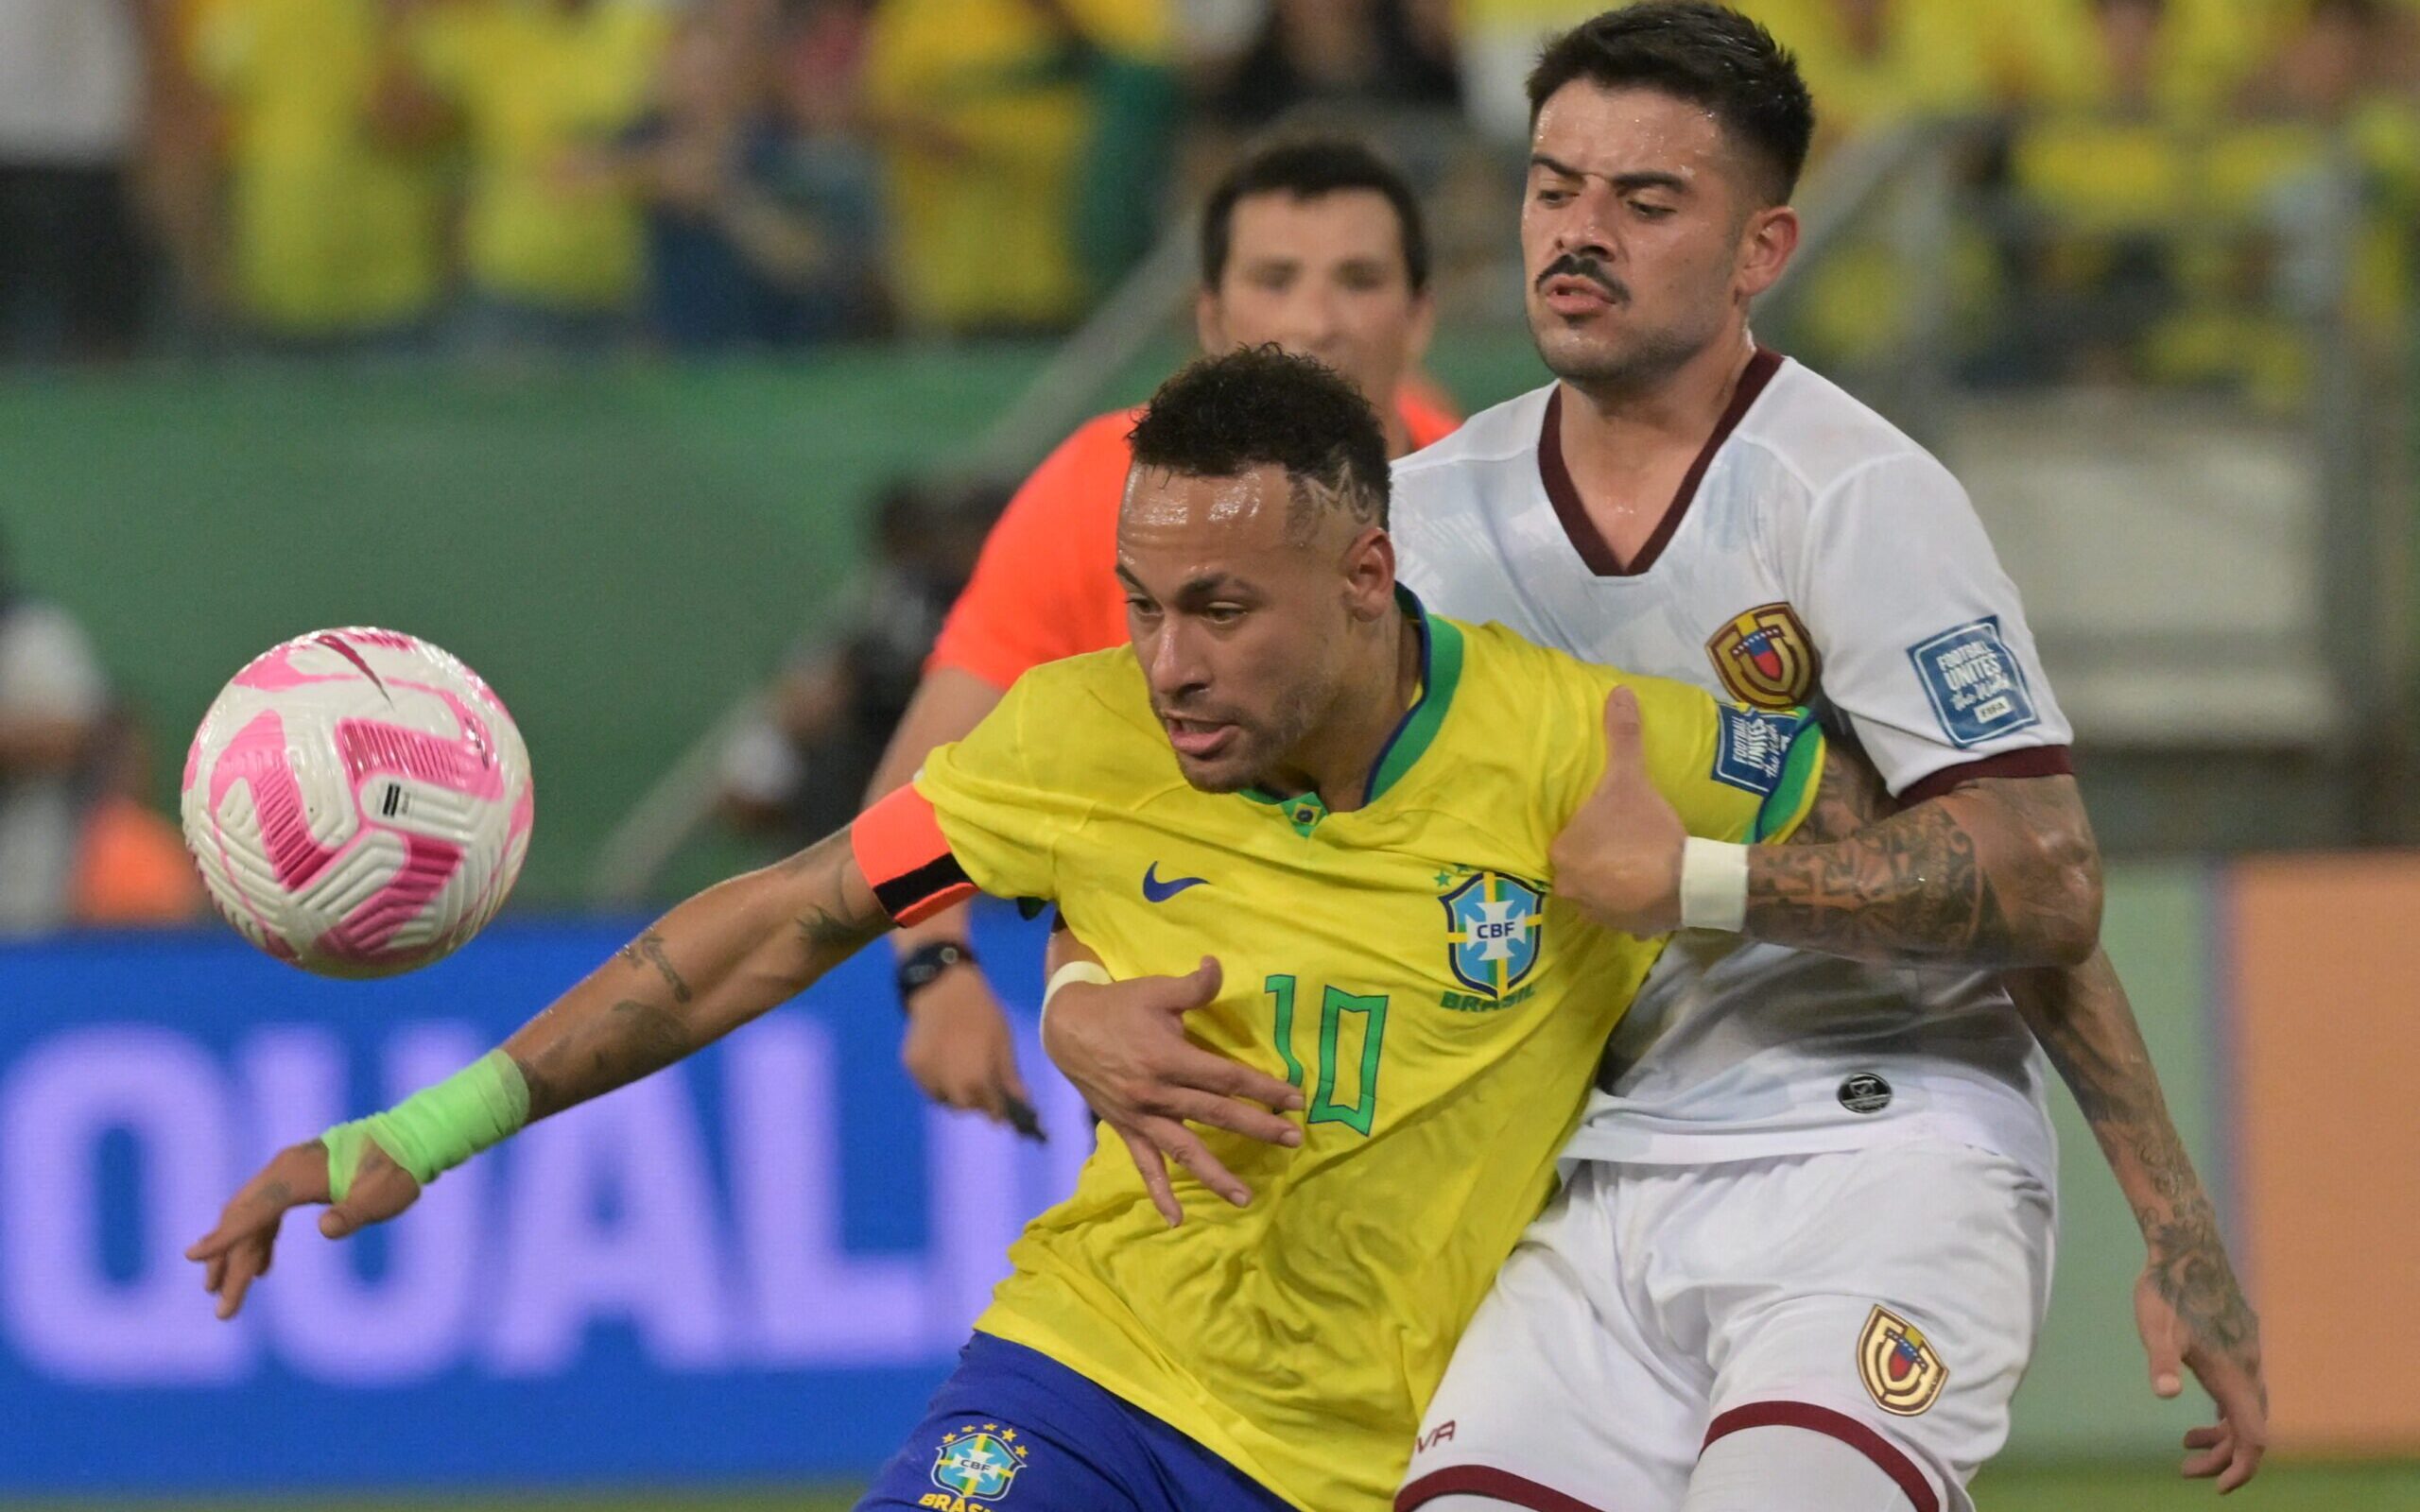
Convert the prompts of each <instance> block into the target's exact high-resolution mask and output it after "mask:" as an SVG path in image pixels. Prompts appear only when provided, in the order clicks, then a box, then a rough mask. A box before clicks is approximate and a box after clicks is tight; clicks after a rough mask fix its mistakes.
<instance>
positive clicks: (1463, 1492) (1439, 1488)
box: [1395, 1465, 1600, 1512]
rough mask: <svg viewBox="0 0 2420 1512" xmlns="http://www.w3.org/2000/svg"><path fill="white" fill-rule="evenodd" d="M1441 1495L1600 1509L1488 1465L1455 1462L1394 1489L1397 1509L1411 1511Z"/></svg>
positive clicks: (1538, 1507)
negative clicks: (1396, 1489)
mask: <svg viewBox="0 0 2420 1512" xmlns="http://www.w3.org/2000/svg"><path fill="white" fill-rule="evenodd" d="M1441 1496H1484V1497H1490V1498H1493V1499H1494V1500H1495V1501H1498V1502H1505V1503H1511V1504H1512V1505H1513V1506H1525V1507H1528V1508H1530V1512H1600V1509H1599V1508H1597V1507H1594V1506H1591V1505H1589V1504H1588V1503H1585V1502H1582V1501H1581V1500H1580V1499H1579V1498H1578V1497H1576V1496H1565V1495H1564V1494H1563V1493H1562V1492H1561V1491H1558V1490H1556V1489H1555V1488H1554V1487H1553V1486H1540V1485H1539V1484H1538V1483H1537V1482H1535V1481H1532V1480H1528V1479H1525V1478H1524V1477H1522V1476H1518V1475H1515V1474H1513V1472H1512V1471H1511V1470H1499V1469H1495V1468H1494V1467H1492V1466H1487V1465H1456V1466H1452V1467H1450V1468H1448V1469H1442V1470H1432V1471H1431V1472H1429V1473H1428V1474H1426V1475H1424V1476H1422V1477H1421V1478H1420V1479H1418V1480H1416V1481H1412V1482H1410V1483H1409V1484H1408V1485H1406V1486H1404V1488H1403V1489H1402V1490H1400V1491H1397V1492H1396V1493H1395V1512H1411V1509H1412V1508H1413V1507H1416V1506H1418V1505H1420V1504H1421V1503H1424V1502H1433V1501H1435V1500H1436V1499H1437V1498H1439V1497H1441Z"/></svg>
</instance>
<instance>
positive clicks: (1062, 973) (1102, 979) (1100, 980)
mask: <svg viewBox="0 0 2420 1512" xmlns="http://www.w3.org/2000/svg"><path fill="white" fill-rule="evenodd" d="M1116 980H1117V978H1115V977H1114V976H1112V975H1110V974H1109V971H1108V969H1107V968H1105V967H1103V966H1102V965H1101V964H1100V962H1098V961H1069V962H1068V963H1067V964H1066V965H1064V966H1063V967H1061V968H1059V970H1057V971H1053V972H1051V973H1050V985H1049V986H1047V987H1046V988H1043V989H1042V1014H1041V1018H1043V1019H1047V1018H1049V1017H1050V1000H1051V999H1052V998H1055V997H1057V996H1058V995H1059V989H1060V988H1063V987H1065V986H1066V985H1067V984H1068V983H1070V982H1092V983H1096V984H1098V985H1099V986H1101V987H1107V986H1108V985H1109V984H1110V983H1112V982H1115V981H1116ZM1037 1022H1039V1021H1037Z"/></svg>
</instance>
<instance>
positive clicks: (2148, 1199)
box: [2003, 950, 2269, 1491]
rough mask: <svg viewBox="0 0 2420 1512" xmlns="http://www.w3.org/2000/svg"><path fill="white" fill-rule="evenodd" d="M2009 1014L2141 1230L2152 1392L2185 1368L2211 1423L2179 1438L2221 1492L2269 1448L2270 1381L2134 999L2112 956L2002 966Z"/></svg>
mask: <svg viewBox="0 0 2420 1512" xmlns="http://www.w3.org/2000/svg"><path fill="white" fill-rule="evenodd" d="M2003 981H2004V982H2005V983H2006V984H2007V987H2008V989H2009V995H2010V996H2011V997H2012V998H2014V1000H2015V1001H2016V1006H2017V1011H2018V1012H2019V1013H2020V1014H2022V1015H2023V1016H2024V1019H2025V1022H2026V1024H2027V1026H2028V1027H2030V1028H2031V1030H2032V1031H2033V1037H2034V1038H2035V1039H2036V1040H2040V1041H2041V1043H2042V1048H2043V1051H2044V1053H2046V1054H2047V1055H2048V1057H2050V1063H2051V1064H2052V1065H2054V1066H2056V1067H2058V1068H2059V1075H2060V1077H2061V1078H2062V1079H2063V1080H2065V1081H2066V1084H2067V1090H2068V1091H2071V1092H2073V1093H2074V1094H2075V1099H2076V1106H2077V1107H2078V1108H2081V1109H2083V1116H2084V1122H2085V1123H2087V1124H2089V1125H2091V1126H2092V1134H2093V1138H2094V1139H2095V1140H2097V1141H2099V1142H2100V1153H2101V1155H2102V1157H2103V1158H2104V1159H2106V1160H2108V1162H2109V1169H2110V1172H2111V1173H2112V1174H2113V1175H2115V1176H2116V1177H2117V1178H2118V1188H2119V1190H2120V1191H2122V1192H2124V1193H2125V1194H2126V1201H2127V1203H2128V1205H2129V1206H2131V1207H2132V1208H2133V1209H2134V1210H2135V1222H2136V1223H2137V1224H2138V1225H2140V1226H2141V1228H2142V1231H2143V1248H2144V1255H2145V1259H2144V1264H2143V1273H2142V1275H2141V1276H2140V1277H2139V1278H2138V1279H2137V1280H2135V1326H2136V1327H2137V1328H2138V1329H2139V1330H2140V1331H2141V1332H2142V1336H2143V1349H2144V1352H2145V1353H2146V1354H2147V1355H2148V1356H2149V1357H2150V1361H2151V1374H2152V1390H2153V1391H2154V1392H2156V1393H2158V1394H2159V1395H2160V1396H2162V1397H2173V1396H2175V1395H2176V1394H2177V1393H2178V1392H2180V1391H2182V1390H2184V1389H2185V1382H2184V1376H2183V1374H2182V1372H2183V1371H2185V1370H2191V1371H2192V1372H2193V1375H2194V1377H2195V1379H2197V1380H2199V1381H2200V1382H2201V1383H2202V1386H2203V1389H2204V1390H2205V1391H2207V1392H2208V1393H2209V1394H2210V1400H2212V1401H2213V1402H2215V1403H2216V1404H2217V1405H2218V1410H2219V1420H2218V1421H2217V1422H2216V1423H2214V1424H2211V1425H2209V1426H2207V1427H2204V1428H2197V1429H2195V1430H2193V1431H2192V1432H2191V1433H2189V1434H2187V1435H2186V1438H2185V1444H2186V1447H2187V1449H2189V1450H2192V1451H2193V1453H2192V1454H2190V1455H2189V1456H2187V1459H2186V1461H2185V1467H2184V1469H2185V1473H2186V1474H2187V1475H2188V1476H2194V1477H2206V1476H2216V1477H2218V1483H2219V1489H2220V1490H2221V1491H2232V1490H2234V1489H2235V1488H2236V1487H2237V1486H2241V1485H2242V1484H2243V1483H2244V1482H2246V1481H2248V1480H2250V1479H2252V1477H2253V1476H2254V1474H2256V1472H2257V1471H2258V1470H2259V1469H2260V1457H2261V1455H2262V1453H2263V1452H2266V1450H2267V1448H2268V1439H2269V1427H2268V1418H2269V1388H2268V1386H2267V1384H2266V1383H2265V1382H2264V1381H2263V1380H2262V1378H2261V1373H2260V1321H2259V1319H2258V1318H2256V1317H2255V1316H2254V1315H2253V1312H2252V1308H2251V1306H2250V1304H2248V1303H2247V1302H2245V1300H2244V1297H2243V1290H2242V1288H2241V1287H2240V1286H2238V1284H2237V1282H2236V1276H2235V1267H2234V1266H2233V1265H2232V1264H2231V1263H2229V1262H2228V1260H2227V1250H2226V1243H2225V1241H2224V1240H2223V1239H2222V1238H2221V1237H2220V1234H2219V1220H2218V1213H2217V1211H2215V1210H2214V1209H2213V1208H2212V1207H2211V1205H2210V1198H2209V1195H2208V1194H2206V1193H2205V1192H2204V1191H2203V1189H2202V1179H2201V1177H2199V1176H2197V1175H2196V1174H2195V1173H2194V1170H2193V1161H2192V1159H2191V1157H2189V1156H2187V1154H2186V1153H2185V1144H2184V1142H2183V1141H2182V1140H2180V1139H2178V1138H2177V1134H2176V1125H2175V1124H2174V1123H2173V1122H2172V1121H2171V1120H2170V1118H2169V1111H2168V1101H2167V1099H2166V1098H2165V1097H2163V1096H2162V1095H2161V1093H2160V1086H2159V1074H2158V1073H2157V1072H2156V1071H2154V1070H2153V1069H2152V1057H2151V1051H2150V1050H2149V1049H2148V1048H2147V1047H2146V1046H2145V1045H2144V1043H2143V1037H2142V1031H2141V1030H2140V1029H2139V1028H2138V1027H2137V1026H2136V1024H2135V1010H2134V1005H2132V1004H2130V1003H2129V1002H2128V1001H2127V1000H2126V989H2125V988H2124V986H2122V985H2121V984H2120V983H2119V982H2118V971H2117V969H2116V968H2115V967H2113V966H2112V965H2110V962H2109V957H2108V955H2107V954H2104V953H2102V952H2100V951H2097V950H2096V951H2095V952H2094V953H2093V954H2092V958H2091V959H2090V960H2088V961H2086V962H2085V963H2084V964H2083V965H2082V966H2079V967H2070V968H2064V969H2045V970H2036V971H2010V972H2008V973H2006V974H2005V976H2004V977H2003Z"/></svg>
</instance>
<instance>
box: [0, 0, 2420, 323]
mask: <svg viewBox="0 0 2420 1512" xmlns="http://www.w3.org/2000/svg"><path fill="white" fill-rule="evenodd" d="M1595 9H1599V7H1598V6H1597V5H1596V4H1594V3H1585V0H1583V3H1574V0H0V352H6V353H9V354H13V355H15V356H18V357H29V358H34V359H59V358H68V359H94V358H107V357H110V356H113V355H119V354H124V353H127V352H135V351H138V350H185V351H224V350H235V351H268V352H337V351H340V352H356V351H368V352H387V351H411V352H420V351H435V350H443V351H470V352H493V351H510V350H525V349H544V350H557V351H563V350H568V351H572V352H590V351H596V350H598V349H600V348H607V347H623V346H632V345H638V344H642V343H643V344H646V345H649V346H652V347H654V348H657V349H660V350H669V351H674V352H701V351H716V350H726V349H733V348H752V347H753V348H765V347H774V348H787V347H796V346H800V345H804V344H808V343H815V342H821V341H827V340H834V339H845V338H859V337H868V336H878V335H886V334H891V333H909V334H916V335H989V334H999V333H1047V332H1054V331H1060V330H1063V329H1065V328H1067V327H1068V326H1069V325H1070V324H1072V323H1073V322H1074V321H1076V320H1077V319H1079V318H1080V317H1081V315H1082V314H1083V313H1084V311H1085V310H1086V309H1087V308H1088V307H1089V305H1090V303H1091V301H1093V300H1095V299H1096V298H1097V297H1098V295H1099V294H1100V293H1101V292H1102V291H1104V290H1105V289H1106V288H1108V287H1110V286H1111V285H1112V284H1113V283H1114V282H1115V280H1116V279H1117V278H1118V276H1119V275H1120V274H1121V273H1122V272H1124V271H1125V270H1126V269H1127V268H1128V267H1129V266H1132V263H1133V262H1134V261H1135V259H1137V258H1138V257H1139V256H1141V255H1142V254H1143V253H1144V252H1145V251H1146V250H1147V249H1149V248H1150V246H1151V245H1152V243H1153V241H1154V239H1155V238H1156V237H1157V235H1158V234H1159V233H1160V232H1161V230H1162V229H1163V227H1164V226H1165V225H1166V223H1167V219H1168V217H1169V216H1170V215H1173V214H1175V213H1177V212H1179V211H1180V210H1181V209H1182V208H1183V207H1184V205H1185V204H1186V203H1187V202H1188V200H1189V198H1190V193H1189V189H1190V187H1193V186H1198V185H1199V184H1200V183H1201V180H1202V179H1203V178H1204V176H1205V175H1206V174H1207V173H1209V172H1210V171H1212V169H1213V167H1214V166H1215V164H1216V163H1219V161H1221V160H1222V158H1223V157H1224V156H1226V155H1227V154H1228V153H1229V152H1231V150H1232V147H1233V145H1234V144H1235V143H1236V142H1237V141H1238V140H1241V139H1242V138H1245V137H1247V136H1249V135H1251V134H1252V133H1253V132H1255V131H1258V130H1260V129H1265V128H1266V127H1267V126H1269V125H1270V124H1271V122H1273V121H1277V120H1279V119H1281V118H1286V119H1293V118H1300V117H1301V116H1303V115H1304V114H1305V112H1308V113H1312V114H1319V113H1321V112H1329V113H1333V112H1345V113H1347V114H1348V115H1351V116H1353V117H1354V118H1357V119H1360V120H1363V121H1365V122H1366V121H1370V120H1373V119H1374V118H1375V115H1374V112H1423V113H1424V114H1425V115H1426V116H1427V117H1429V118H1431V119H1433V120H1439V121H1455V122H1459V123H1461V132H1462V135H1463V136H1464V138H1465V139H1466V140H1467V142H1468V143H1469V144H1470V149H1471V150H1472V151H1473V152H1475V153H1486V152H1494V153H1496V154H1498V156H1497V157H1496V158H1495V159H1492V160H1491V161H1493V162H1500V161H1501V157H1500V154H1501V153H1502V151H1503V150H1504V149H1505V148H1506V147H1508V146H1510V145H1513V144H1517V143H1518V141H1519V140H1520V139H1521V137H1522V136H1523V134H1524V132H1525V131H1526V127H1527V121H1526V110H1525V106H1524V104H1523V102H1522V97H1521V92H1520V87H1519V80H1520V77H1521V75H1522V73H1523V72H1524V71H1525V70H1526V68H1527V66H1528V63H1529V61H1530V59H1531V58H1532V57H1533V56H1534V53H1535V49H1536V46H1537V43H1538V41H1539V39H1540V37H1541V36H1542V35H1544V34H1545V33H1547V32H1548V31H1550V30H1552V29H1554V28H1555V27H1557V26H1563V25H1567V24H1569V23H1570V22H1572V21H1573V20H1576V19H1579V18H1580V17H1582V16H1584V15H1586V14H1589V13H1592V12H1593V11H1594V10H1595ZM1742 9H1748V10H1750V11H1752V12H1754V13H1755V14H1757V15H1758V16H1760V17H1761V18H1762V19H1764V20H1766V21H1767V22H1768V24H1769V25H1771V26H1772V28H1773V30H1774V31H1775V33H1776V34H1777V35H1779V36H1780V37H1781V38H1782V40H1783V41H1784V42H1785V43H1788V44H1789V45H1790V46H1792V47H1793V48H1795V49H1796V50H1797V51H1798V52H1799V54H1800V55H1801V57H1802V60H1803V62H1804V66H1805V70H1806V76H1807V78H1808V81H1809V83H1810V84H1811V85H1812V86H1813V88H1814V90H1815V92H1816V95H1817V98H1818V100H1819V101H1820V102H1821V105H1822V111H1823V118H1824V144H1825V145H1826V146H1835V145H1837V144H1839V143H1841V142H1843V141H1846V140H1849V139H1851V138H1853V137H1855V136H1856V135H1857V134H1858V133H1860V132H1863V131H1867V130H1869V129H1874V128H1877V127H1882V126H1887V125H1889V124H1890V123H1892V122H1893V121H1894V120H1899V119H1906V118H1910V117H1915V116H1919V115H1929V114H1940V113H1954V114H1961V115H1969V116H1973V115H1989V116H1997V117H1999V118H2002V119H2011V120H2026V121H2029V122H2034V123H2038V129H2028V130H2027V131H2026V132H2025V133H2024V134H2023V136H2022V137H2021V138H2019V139H2017V141H2016V144H2015V145H2014V147H2013V148H2012V151H2013V152H2014V158H2015V165H2014V171H2015V172H2016V173H2017V174H2018V175H2019V176H2020V177H2021V178H2022V180H2023V181H2025V182H2026V183H2028V184H2030V185H2031V186H2032V187H2033V188H2035V189H2036V190H2038V191H2039V192H2040V193H2042V194H2044V195H2046V196H2050V197H2055V198H2059V199H2060V200H2061V201H2062V202H2064V203H2068V204H2071V205H2080V206H2082V207H2083V209H2084V211H2085V213H2086V214H2099V213H2105V214H2107V215H2111V216H2115V217H2118V218H2120V219H2122V218H2124V217H2126V216H2129V215H2140V214H2141V213H2143V211H2144V209H2145V207H2147V206H2154V207H2168V206H2172V205H2174V204H2176V203H2179V202H2192V201H2193V198H2194V197H2195V196H2198V195H2203V194H2207V193H2212V192H2217V193H2220V194H2221V195H2223V194H2224V193H2225V192H2226V191H2227V190H2228V189H2229V188H2230V187H2232V188H2234V189H2236V190H2238V191H2241V190H2242V189H2243V187H2244V186H2245V185H2246V184H2249V183H2252V182H2255V181H2256V180H2257V179H2258V177H2259V173H2260V169H2261V162H2262V159H2261V155H2262V154H2263V153H2264V152H2266V153H2268V154H2270V155H2271V156H2273V155H2274V154H2275V153H2276V152H2277V151H2279V150H2281V149H2280V148H2279V147H2278V146H2277V145H2276V144H2275V143H2270V144H2268V145H2266V146H2263V145H2260V144H2254V145H2253V146H2248V147H2242V148H2239V149H2237V150H2238V154H2239V157H2238V159H2236V160H2229V161H2222V162H2218V163H2202V162H2189V163H2187V162H2180V161H2178V159H2177V155H2176V153H2175V152H2174V151H2173V150H2172V149H2171V148H2170V147H2169V145H2168V142H2169V140H2172V138H2173V136H2174V133H2176V132H2178V131H2186V132H2190V131H2193V130H2195V129H2201V128H2205V127H2208V126H2210V125H2211V124H2213V123H2215V122H2218V121H2221V120H2229V121H2240V120H2245V119H2256V120H2261V121H2274V122H2288V123H2298V124H2300V125H2304V126H2310V127H2319V128H2325V129H2342V132H2344V133H2347V134H2349V135H2350V136H2351V137H2352V138H2353V139H2354V140H2357V141H2358V142H2359V143H2360V144H2361V150H2362V152H2363V153H2364V154H2365V156H2366V157H2368V158H2371V159H2374V160H2376V161H2377V163H2379V164H2381V165H2382V166H2383V167H2384V168H2386V169H2387V170H2390V171H2393V172H2394V173H2396V174H2400V173H2401V172H2402V170H2403V169H2404V168H2405V167H2406V166H2407V165H2408V164H2411V163H2420V131H2415V129H2413V128H2412V126H2411V119H2412V115H2413V112H2412V108H2411V107H2412V102H2413V101H2414V100H2415V99H2420V66H2415V59H2420V49H2415V45H2414V38H2415V33H2420V0H1747V3H1746V4H1744V5H1743V6H1742ZM2083 120H2090V121H2091V122H2093V123H2094V124H2093V125H2092V126H2091V127H2090V128H2089V129H2085V128H2083V127H2071V126H2068V125H2063V124H2061V123H2062V122H2067V121H2083ZM2145 126H2155V127H2157V128H2158V129H2160V131H2161V132H2162V133H2165V136H2163V137H2153V136H2149V135H2145V134H2143V133H2142V132H2141V131H2140V130H2138V129H2136V128H2141V127H2145ZM1440 181H1443V182H1445V183H1447V184H1451V183H1453V182H1454V181H1455V180H1452V179H1451V177H1450V176H1447V177H1444V178H1443V179H1441V180H1440ZM1441 210H1443V207H1441ZM1446 214H1450V212H1446Z"/></svg>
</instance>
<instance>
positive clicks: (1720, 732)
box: [1714, 704, 1806, 798]
mask: <svg viewBox="0 0 2420 1512" xmlns="http://www.w3.org/2000/svg"><path fill="white" fill-rule="evenodd" d="M1715 713H1716V714H1717V715H1718V716H1719V717H1718V718H1717V719H1716V720H1715V731H1714V780H1715V781H1716V782H1724V783H1728V784H1729V785H1730V786H1733V787H1737V788H1740V789H1743V790H1744V791H1747V792H1750V793H1754V794H1755V795H1756V796H1757V797H1758V798H1771V797H1772V796H1773V789H1775V788H1777V787H1779V786H1780V785H1781V774H1782V769H1783V768H1784V767H1786V766H1788V765H1789V745H1790V742H1791V741H1793V740H1796V739H1797V738H1798V732H1799V730H1801V729H1803V728H1805V725H1806V721H1805V719H1804V717H1803V716H1801V715H1800V714H1799V713H1797V712H1796V711H1792V712H1791V713H1786V714H1779V713H1766V712H1765V711H1763V710H1761V709H1740V708H1736V707H1734V706H1732V705H1730V704H1717V705H1715Z"/></svg>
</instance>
